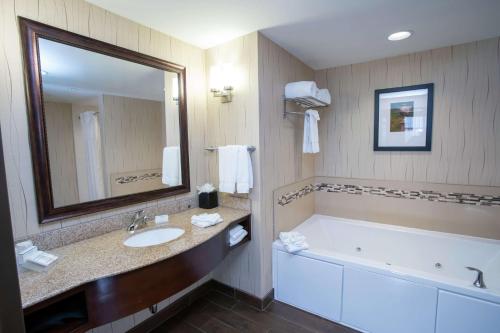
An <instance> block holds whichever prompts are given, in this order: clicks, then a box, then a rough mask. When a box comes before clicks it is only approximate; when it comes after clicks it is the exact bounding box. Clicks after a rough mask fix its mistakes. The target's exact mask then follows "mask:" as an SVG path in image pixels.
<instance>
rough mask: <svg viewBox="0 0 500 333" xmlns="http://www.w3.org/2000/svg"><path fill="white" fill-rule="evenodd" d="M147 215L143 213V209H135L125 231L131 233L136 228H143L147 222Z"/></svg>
mask: <svg viewBox="0 0 500 333" xmlns="http://www.w3.org/2000/svg"><path fill="white" fill-rule="evenodd" d="M148 218H149V217H148V216H146V215H145V214H144V210H140V211H137V212H136V213H135V214H134V217H132V222H131V223H130V224H129V226H128V227H127V231H128V232H129V233H131V234H133V233H134V231H136V230H137V229H140V228H144V227H145V226H146V225H147V222H148Z"/></svg>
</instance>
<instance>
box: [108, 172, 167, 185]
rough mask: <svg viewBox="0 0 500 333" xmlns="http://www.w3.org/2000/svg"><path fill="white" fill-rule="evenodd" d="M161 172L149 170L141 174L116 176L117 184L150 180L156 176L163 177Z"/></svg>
mask: <svg viewBox="0 0 500 333" xmlns="http://www.w3.org/2000/svg"><path fill="white" fill-rule="evenodd" d="M161 176H162V174H161V172H149V173H145V174H143V175H139V176H120V177H116V178H115V183H116V184H128V183H135V182H138V181H141V180H150V179H154V178H161Z"/></svg>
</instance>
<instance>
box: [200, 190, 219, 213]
mask: <svg viewBox="0 0 500 333" xmlns="http://www.w3.org/2000/svg"><path fill="white" fill-rule="evenodd" d="M198 199H199V204H198V206H199V207H200V208H205V209H211V208H215V207H217V206H218V205H219V200H218V198H217V192H210V193H200V194H199V196H198Z"/></svg>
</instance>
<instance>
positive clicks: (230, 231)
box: [229, 224, 243, 237]
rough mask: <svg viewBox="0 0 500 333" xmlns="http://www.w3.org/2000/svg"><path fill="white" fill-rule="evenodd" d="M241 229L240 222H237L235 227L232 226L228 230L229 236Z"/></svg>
mask: <svg viewBox="0 0 500 333" xmlns="http://www.w3.org/2000/svg"><path fill="white" fill-rule="evenodd" d="M242 229H243V226H242V225H241V224H238V225H237V226H236V227H234V228H232V229H231V230H229V236H230V237H233V236H234V235H236V234H237V233H238V232H240V230H242Z"/></svg>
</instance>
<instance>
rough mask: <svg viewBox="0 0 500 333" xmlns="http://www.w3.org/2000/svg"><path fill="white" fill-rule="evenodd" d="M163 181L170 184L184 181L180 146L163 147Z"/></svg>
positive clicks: (173, 184) (179, 183) (174, 184)
mask: <svg viewBox="0 0 500 333" xmlns="http://www.w3.org/2000/svg"><path fill="white" fill-rule="evenodd" d="M161 182H162V183H163V184H165V185H168V186H177V185H181V183H182V169H181V151H180V148H179V146H171V147H165V148H163V168H162V177H161Z"/></svg>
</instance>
